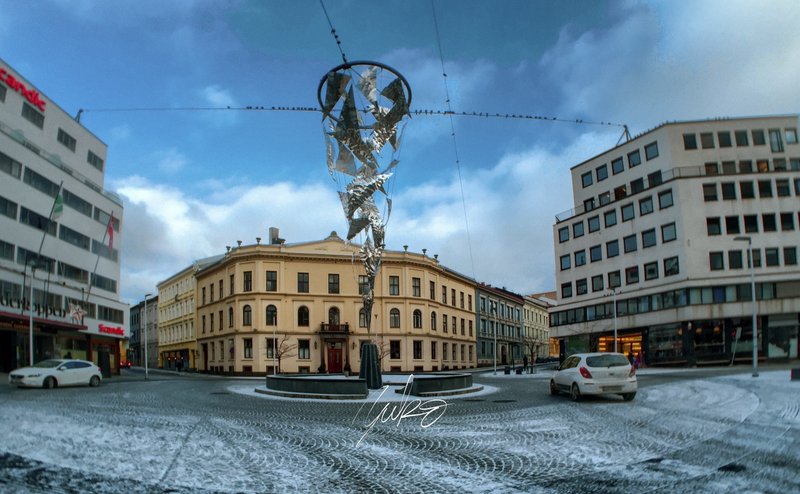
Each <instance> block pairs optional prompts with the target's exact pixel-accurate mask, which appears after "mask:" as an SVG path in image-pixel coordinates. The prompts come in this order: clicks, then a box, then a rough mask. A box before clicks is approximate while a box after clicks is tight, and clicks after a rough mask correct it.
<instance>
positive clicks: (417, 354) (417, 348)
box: [413, 340, 422, 360]
mask: <svg viewBox="0 0 800 494" xmlns="http://www.w3.org/2000/svg"><path fill="white" fill-rule="evenodd" d="M413 349H414V359H415V360H421V359H422V341H420V340H414V341H413Z"/></svg>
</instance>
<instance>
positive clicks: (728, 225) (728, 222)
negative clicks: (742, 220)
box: [725, 216, 741, 235]
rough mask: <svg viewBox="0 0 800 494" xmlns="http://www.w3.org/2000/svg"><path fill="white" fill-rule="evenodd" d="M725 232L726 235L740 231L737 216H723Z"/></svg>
mask: <svg viewBox="0 0 800 494" xmlns="http://www.w3.org/2000/svg"><path fill="white" fill-rule="evenodd" d="M725 233H727V234H728V235H735V234H738V233H741V228H740V227H739V217H738V216H726V217H725Z"/></svg>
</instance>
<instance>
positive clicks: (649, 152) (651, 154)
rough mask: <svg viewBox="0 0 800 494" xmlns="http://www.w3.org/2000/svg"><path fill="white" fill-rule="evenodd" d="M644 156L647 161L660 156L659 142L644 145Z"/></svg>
mask: <svg viewBox="0 0 800 494" xmlns="http://www.w3.org/2000/svg"><path fill="white" fill-rule="evenodd" d="M644 157H645V158H646V159H647V161H650V160H651V159H654V158H658V142H651V143H650V144H648V145H647V146H645V147H644Z"/></svg>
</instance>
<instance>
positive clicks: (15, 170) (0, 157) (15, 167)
mask: <svg viewBox="0 0 800 494" xmlns="http://www.w3.org/2000/svg"><path fill="white" fill-rule="evenodd" d="M0 171H3V172H5V173H8V174H9V175H11V176H12V177H14V178H19V177H20V175H22V164H21V163H20V162H19V161H16V160H14V159H12V158H11V157H10V156H8V155H6V154H5V153H0Z"/></svg>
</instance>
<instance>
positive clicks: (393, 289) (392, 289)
mask: <svg viewBox="0 0 800 494" xmlns="http://www.w3.org/2000/svg"><path fill="white" fill-rule="evenodd" d="M389 295H400V277H399V276H389Z"/></svg>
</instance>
